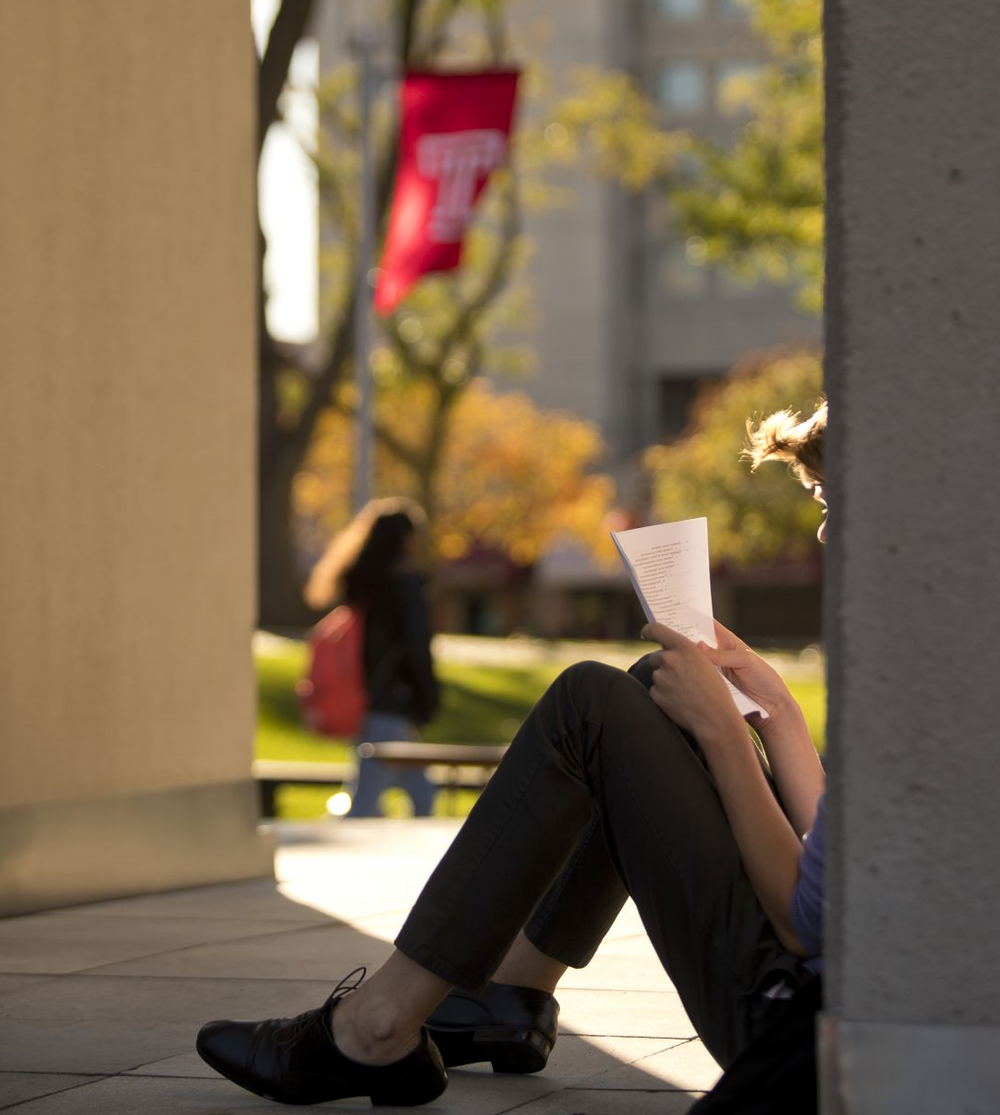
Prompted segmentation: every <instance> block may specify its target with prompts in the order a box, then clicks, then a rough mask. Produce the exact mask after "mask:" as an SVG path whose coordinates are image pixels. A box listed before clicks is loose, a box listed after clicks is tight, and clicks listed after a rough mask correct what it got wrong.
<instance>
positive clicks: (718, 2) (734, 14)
mask: <svg viewBox="0 0 1000 1115" xmlns="http://www.w3.org/2000/svg"><path fill="white" fill-rule="evenodd" d="M715 14H716V15H717V16H718V17H719V18H720V19H733V20H736V19H746V18H747V15H748V14H749V13H748V12H747V6H746V3H745V2H744V0H715Z"/></svg>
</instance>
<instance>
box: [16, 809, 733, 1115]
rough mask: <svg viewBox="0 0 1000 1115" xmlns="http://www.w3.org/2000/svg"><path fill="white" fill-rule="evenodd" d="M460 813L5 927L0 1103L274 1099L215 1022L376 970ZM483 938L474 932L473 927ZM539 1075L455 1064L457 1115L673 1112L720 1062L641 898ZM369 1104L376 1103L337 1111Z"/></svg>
mask: <svg viewBox="0 0 1000 1115" xmlns="http://www.w3.org/2000/svg"><path fill="white" fill-rule="evenodd" d="M459 823H460V822H459V821H457V820H450V819H447V820H445V819H421V820H351V819H341V820H332V819H331V820H330V821H329V822H325V823H318V824H316V825H310V826H305V825H288V826H282V827H281V828H280V829H279V831H278V837H279V842H278V853H277V857H276V872H277V877H278V881H277V883H276V882H275V881H273V880H269V879H265V880H256V881H251V882H245V883H233V884H227V885H222V886H214V887H205V888H199V889H197V890H187V891H178V892H174V893H170V894H163V895H155V896H151V897H145V898H129V899H123V900H118V901H114V902H103V903H97V904H94V905H90V906H83V907H75V908H72V909H65V910H59V911H54V912H51V913H45V914H35V915H30V916H26V917H20V918H8V919H6V920H2V921H0V1109H4V1108H9V1107H13V1106H15V1105H17V1106H16V1110H17V1112H18V1115H80V1113H84V1112H86V1113H88V1115H89V1113H100V1115H132V1113H138V1112H142V1113H144V1115H148V1113H152V1115H157V1113H159V1112H164V1113H166V1112H170V1113H171V1115H174V1113H180V1115H186V1113H202V1112H204V1113H212V1115H227V1113H236V1112H239V1113H244V1112H246V1113H250V1112H255V1111H256V1112H261V1111H265V1110H277V1109H278V1105H276V1104H272V1103H268V1102H267V1101H265V1100H262V1099H259V1098H257V1097H255V1096H252V1095H250V1094H248V1093H246V1092H243V1091H242V1090H241V1089H239V1088H237V1087H236V1086H235V1085H233V1084H230V1083H229V1082H228V1081H225V1080H223V1079H221V1078H220V1077H218V1076H216V1074H215V1073H214V1072H212V1070H211V1069H209V1068H207V1066H205V1065H203V1064H202V1063H201V1061H200V1060H199V1059H198V1057H197V1055H196V1054H195V1052H194V1048H193V1046H194V1036H195V1034H196V1032H197V1030H198V1027H199V1026H200V1024H201V1023H202V1022H204V1021H206V1020H208V1019H210V1018H219V1017H237V1018H239V1017H242V1018H257V1017H265V1016H268V1015H273V1014H295V1013H297V1012H299V1011H301V1010H303V1009H305V1008H307V1007H310V1006H315V1005H317V1004H318V1003H319V1002H321V1001H322V999H323V998H324V997H325V996H326V994H327V993H328V992H329V990H330V988H331V985H332V984H334V983H335V982H336V981H337V980H338V979H339V978H340V977H341V976H343V975H346V974H347V973H348V972H349V971H350V970H351V969H352V968H355V967H357V966H358V965H368V966H369V967H373V966H377V965H378V964H379V963H380V962H381V960H382V959H383V958H384V957H385V956H386V954H387V953H388V950H389V948H390V942H391V940H392V938H393V936H394V934H395V933H396V931H397V929H398V928H399V926H400V924H401V923H402V920H403V918H404V917H405V914H406V911H407V910H408V909H409V906H410V905H411V903H412V901H413V899H414V898H415V897H416V895H417V893H418V892H419V890H420V887H421V885H422V883H423V880H424V879H425V877H426V876H427V874H428V873H429V871H430V869H431V868H432V866H433V865H434V863H436V861H437V859H438V858H439V856H440V855H441V853H442V852H443V850H444V849H445V848H446V847H447V845H448V843H449V842H450V840H451V838H452V837H453V835H454V833H455V831H456V829H457V826H458V825H459ZM470 932H475V927H474V926H473V927H470ZM559 1000H560V1003H561V1006H562V1014H561V1025H560V1038H559V1042H558V1044H557V1046H556V1048H555V1051H554V1053H553V1055H552V1058H551V1060H550V1061H549V1066H548V1068H547V1069H546V1070H545V1071H544V1072H543V1073H540V1074H537V1075H535V1076H521V1077H519V1076H498V1075H495V1074H493V1073H492V1072H491V1071H490V1069H489V1068H488V1066H487V1067H486V1068H472V1069H461V1070H453V1071H452V1073H451V1079H450V1083H449V1086H448V1089H447V1091H446V1092H445V1093H444V1095H443V1096H442V1097H441V1098H440V1099H438V1100H437V1101H435V1102H434V1103H433V1104H430V1105H428V1106H427V1108H426V1110H428V1111H436V1112H440V1113H448V1115H493V1113H499V1112H507V1111H512V1110H514V1109H517V1110H518V1111H519V1112H525V1113H528V1115H573V1113H576V1115H632V1113H639V1112H647V1111H648V1112H656V1113H657V1115H673V1113H675V1112H676V1113H681V1112H684V1111H686V1110H687V1109H688V1107H689V1106H690V1104H691V1103H692V1102H693V1098H694V1097H695V1096H697V1095H698V1094H700V1092H701V1091H703V1090H705V1089H707V1088H709V1087H710V1086H711V1085H712V1083H713V1081H714V1080H715V1079H716V1078H717V1076H718V1069H717V1067H716V1065H715V1063H714V1061H712V1059H711V1058H710V1057H709V1056H708V1054H707V1053H706V1052H705V1050H704V1048H703V1047H702V1045H701V1043H700V1042H699V1041H698V1040H697V1039H696V1038H695V1036H694V1032H693V1030H692V1027H691V1024H690V1022H689V1021H688V1020H687V1017H686V1016H685V1014H684V1011H683V1009H682V1007H681V1005H680V1002H679V1000H678V998H677V995H676V993H675V992H674V990H673V988H672V986H671V985H670V982H669V981H668V980H667V978H666V976H665V975H664V973H663V971H662V969H661V968H660V966H659V964H658V962H657V960H656V957H655V956H654V954H653V952H652V950H651V948H650V946H649V943H648V942H647V940H646V937H645V934H644V933H643V931H642V927H641V925H640V923H639V919H638V916H637V914H636V912H635V910H634V908H633V907H632V906H631V904H629V905H628V906H627V907H626V908H625V910H624V911H623V913H622V915H621V917H620V918H619V919H618V921H617V922H616V923H615V925H614V927H613V929H612V931H611V933H610V934H609V935H608V937H607V939H606V940H605V942H604V943H603V945H602V946H601V949H600V951H599V952H598V955H597V957H596V958H595V960H594V961H593V963H591V965H590V966H589V967H588V968H586V969H585V970H583V971H580V972H570V973H569V974H568V975H567V977H566V979H565V980H564V982H563V984H562V986H561V988H560V992H559ZM331 1106H332V1107H333V1108H336V1109H338V1110H344V1111H353V1110H358V1111H368V1110H371V1108H370V1107H369V1105H368V1102H367V1101H350V1100H343V1101H341V1102H339V1103H337V1104H334V1105H331Z"/></svg>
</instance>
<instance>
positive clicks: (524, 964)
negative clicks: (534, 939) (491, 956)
mask: <svg viewBox="0 0 1000 1115" xmlns="http://www.w3.org/2000/svg"><path fill="white" fill-rule="evenodd" d="M565 971H566V965H565V964H562V963H560V962H559V961H558V960H553V959H552V957H551V956H546V955H545V953H544V952H541V951H540V950H539V949H537V948H535V946H534V945H533V944H532V943H531V942H530V941H529V940H528V938H527V937H525V935H524V934H523V933H519V934H518V935H517V938H516V939H515V941H514V943H513V944H512V945H511V947H510V951H509V952H508V953H507V955H506V956H505V957H504V958H503V960H502V961H501V962H500V967H499V968H497V970H496V971H495V972H494V973H493V980H494V982H495V983H509V984H513V985H514V986H515V987H534V988H536V989H537V990H539V991H548V992H549V994H552V992H554V991H555V989H556V986H557V985H558V983H559V981H560V980H561V979H562V977H563V973H564V972H565Z"/></svg>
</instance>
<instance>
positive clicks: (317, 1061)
mask: <svg viewBox="0 0 1000 1115" xmlns="http://www.w3.org/2000/svg"><path fill="white" fill-rule="evenodd" d="M360 971H361V978H363V977H364V970H363V969H360ZM354 975H356V972H352V973H351V975H350V976H348V977H347V978H346V979H344V980H341V982H340V984H339V985H338V987H337V989H336V990H335V991H334V992H333V994H332V995H331V996H330V997H329V999H327V1001H326V1002H325V1003H324V1004H323V1005H322V1006H321V1007H316V1008H315V1009H314V1010H307V1011H306V1012H305V1013H304V1014H300V1015H298V1017H296V1018H268V1019H265V1020H264V1021H263V1022H232V1021H229V1020H224V1021H218V1022H209V1023H207V1024H206V1025H204V1026H203V1027H202V1028H201V1030H200V1032H199V1034H198V1052H199V1054H201V1057H202V1059H203V1060H204V1061H206V1062H207V1063H208V1064H209V1065H211V1066H212V1068H213V1069H215V1070H216V1072H220V1073H222V1075H223V1076H225V1077H228V1079H230V1080H232V1081H233V1083H234V1084H239V1085H240V1087H241V1088H246V1089H247V1090H248V1091H250V1092H256V1094H257V1095H258V1096H264V1097H265V1098H266V1099H271V1100H277V1101H278V1102H279V1103H295V1104H306V1103H323V1102H324V1101H326V1100H335V1099H346V1098H348V1097H349V1096H368V1097H369V1098H370V1099H371V1102H372V1104H373V1105H375V1106H376V1107H379V1106H398V1107H412V1106H415V1105H416V1104H421V1103H429V1102H430V1101H431V1100H433V1099H436V1098H437V1097H438V1096H439V1095H441V1093H442V1092H443V1091H444V1090H445V1088H446V1087H447V1084H448V1074H447V1073H446V1072H445V1069H444V1065H443V1063H442V1061H441V1054H440V1053H439V1052H438V1050H437V1047H436V1046H435V1044H434V1042H433V1041H432V1040H431V1039H430V1037H429V1036H428V1034H427V1031H426V1029H424V1030H423V1031H422V1032H421V1040H420V1045H419V1046H418V1047H417V1048H416V1049H415V1050H413V1052H412V1053H408V1054H407V1055H406V1056H405V1057H404V1058H403V1059H402V1060H400V1061H395V1062H393V1064H391V1065H362V1064H359V1063H358V1062H357V1061H351V1060H349V1059H348V1058H347V1057H345V1056H344V1055H343V1054H342V1053H341V1052H340V1050H339V1049H338V1048H337V1047H336V1045H335V1044H334V1041H333V1035H332V1034H331V1032H330V1028H329V1022H328V1019H329V1017H330V1011H331V1009H332V1008H333V1007H335V1005H336V1003H337V1002H338V1001H339V1000H340V999H342V998H343V996H344V995H345V994H347V992H348V991H352V990H353V989H354V988H355V987H356V986H357V984H358V983H360V982H361V981H360V979H358V980H356V981H355V982H354V983H353V984H350V985H348V980H350V979H351V978H352V977H353V976H354Z"/></svg>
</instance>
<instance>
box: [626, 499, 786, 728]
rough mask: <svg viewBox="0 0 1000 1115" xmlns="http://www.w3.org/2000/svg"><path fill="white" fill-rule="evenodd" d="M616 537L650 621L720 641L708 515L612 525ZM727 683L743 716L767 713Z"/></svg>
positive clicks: (710, 641)
mask: <svg viewBox="0 0 1000 1115" xmlns="http://www.w3.org/2000/svg"><path fill="white" fill-rule="evenodd" d="M611 537H612V538H613V539H614V543H615V545H616V546H617V547H618V552H619V554H621V558H622V561H623V562H624V563H625V569H626V570H627V571H628V575H629V578H630V579H631V581H632V586H633V588H634V589H635V592H636V595H637V596H638V597H639V603H640V604H642V610H643V611H644V612H645V613H646V619H648V620H649V622H650V623H665V624H666V625H667V627H671V628H673V629H674V631H679V632H680V633H681V634H682V635H683V636H685V638H688V639H691V640H692V642H695V643H707V644H708V645H709V646H710V647H714V646H716V645H717V644H716V639H715V624H714V620H713V617H712V583H711V573H710V568H709V562H708V519H705V518H701V519H684V520H682V521H681V522H679V523H657V524H656V525H655V526H651V527H635V528H634V529H633V530H617V531H615V530H613V531H612V532H611ZM726 685H727V686H728V687H729V692H730V693H731V694H732V695H733V700H734V701H735V702H736V707H737V708H738V709H739V710H740V713H741V714H742V715H743V716H747V715H748V714H750V713H753V712H755V713H757V714H758V715H760V716H761V717H762V718H763V719H766V718H767V713H766V712H765V711H764V709H762V708H761V707H760V705H758V704H757V702H756V701H753V700H751V699H750V698H749V697H748V696H747V695H746V694H745V693H744V692H742V690H740V689H737V687H736V686H735V685H733V684H732V682H730V681H729V680H728V679H727V680H726Z"/></svg>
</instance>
